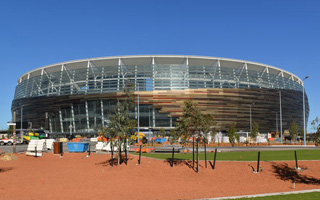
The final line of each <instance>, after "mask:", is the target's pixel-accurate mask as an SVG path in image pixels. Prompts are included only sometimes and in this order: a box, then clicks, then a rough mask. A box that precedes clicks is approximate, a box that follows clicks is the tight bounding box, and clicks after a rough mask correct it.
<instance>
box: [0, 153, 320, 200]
mask: <svg viewBox="0 0 320 200" xmlns="http://www.w3.org/2000/svg"><path fill="white" fill-rule="evenodd" d="M108 159H110V155H107V154H91V157H89V158H86V154H82V153H66V154H65V155H64V156H63V157H62V158H60V157H59V156H58V155H53V154H51V153H47V154H44V156H43V157H39V158H34V157H30V156H28V157H27V156H25V155H24V154H19V155H18V159H17V160H13V161H2V160H0V195H1V196H0V199H12V200H15V199H24V200H28V199H43V200H46V199H50V200H51V199H199V198H211V197H222V196H235V195H248V194H260V193H272V192H284V191H297V190H306V189H319V188H320V161H301V162H299V164H300V166H301V167H302V168H306V169H305V170H301V171H299V172H298V173H297V172H296V170H294V169H293V168H294V166H295V163H294V162H293V161H288V162H261V167H262V168H263V171H262V172H261V173H259V174H255V173H253V172H252V169H251V167H250V166H249V165H253V166H254V167H256V163H255V162H224V161H218V162H217V163H216V169H215V170H212V169H210V165H209V164H208V168H207V169H206V168H204V162H201V163H200V165H201V166H200V171H199V173H195V172H194V171H193V169H192V168H190V167H189V166H188V165H187V164H186V163H184V162H180V163H176V165H174V167H170V164H169V163H168V162H166V161H163V160H155V159H147V158H144V157H143V158H142V163H141V165H136V164H137V159H138V157H136V156H130V157H129V161H128V165H127V166H126V165H125V164H122V165H121V166H115V167H111V166H110V165H109V163H108V162H107V161H108ZM293 179H294V180H295V188H293V183H292V180H293Z"/></svg>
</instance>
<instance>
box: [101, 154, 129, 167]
mask: <svg viewBox="0 0 320 200" xmlns="http://www.w3.org/2000/svg"><path fill="white" fill-rule="evenodd" d="M125 159H126V158H125V156H121V162H120V165H122V164H125ZM129 160H133V158H128V159H127V162H128V161H129ZM96 165H102V166H118V159H117V158H113V159H111V158H110V159H108V160H106V161H104V162H100V163H96Z"/></svg>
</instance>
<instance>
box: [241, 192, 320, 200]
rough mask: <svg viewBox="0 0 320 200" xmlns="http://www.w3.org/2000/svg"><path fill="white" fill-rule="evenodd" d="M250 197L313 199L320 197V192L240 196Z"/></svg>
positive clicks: (256, 198) (284, 199)
mask: <svg viewBox="0 0 320 200" xmlns="http://www.w3.org/2000/svg"><path fill="white" fill-rule="evenodd" d="M242 199H249V200H292V199H294V200H305V199H308V200H313V199H320V192H310V193H301V194H285V195H276V196H265V197H251V198H240V200H242Z"/></svg>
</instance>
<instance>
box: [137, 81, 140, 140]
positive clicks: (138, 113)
mask: <svg viewBox="0 0 320 200" xmlns="http://www.w3.org/2000/svg"><path fill="white" fill-rule="evenodd" d="M137 90H138V93H137V95H138V106H137V107H138V112H137V115H138V143H139V142H140V112H139V110H140V106H139V103H140V102H139V101H140V100H139V98H140V95H139V83H137Z"/></svg>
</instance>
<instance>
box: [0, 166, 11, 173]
mask: <svg viewBox="0 0 320 200" xmlns="http://www.w3.org/2000/svg"><path fill="white" fill-rule="evenodd" d="M13 169H14V168H13V167H0V173H4V172H8V171H11V170H13Z"/></svg>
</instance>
